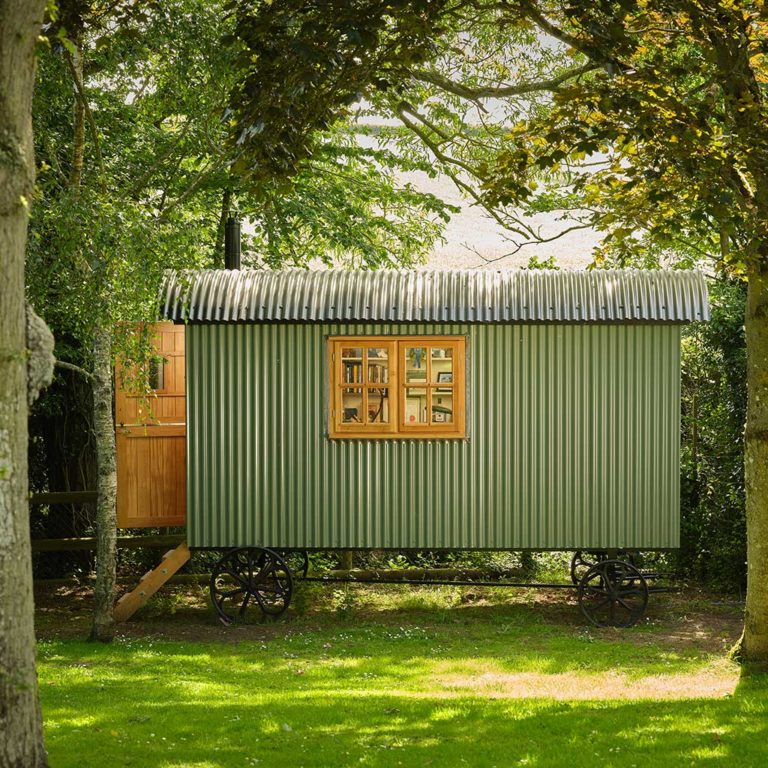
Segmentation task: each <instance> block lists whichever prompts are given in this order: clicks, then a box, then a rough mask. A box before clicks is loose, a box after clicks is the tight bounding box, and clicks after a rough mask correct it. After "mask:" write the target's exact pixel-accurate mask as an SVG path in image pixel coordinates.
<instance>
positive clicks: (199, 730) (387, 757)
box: [43, 658, 768, 768]
mask: <svg viewBox="0 0 768 768" xmlns="http://www.w3.org/2000/svg"><path fill="white" fill-rule="evenodd" d="M203 663H204V664H217V665H222V666H225V665H226V664H227V659H226V658H219V659H213V658H212V659H210V660H208V661H206V662H203ZM129 666H130V665H129ZM193 666H195V665H193ZM79 669H81V670H82V669H83V668H79ZM85 669H87V668H85ZM154 671H158V670H154ZM178 672H179V678H180V679H178V680H173V679H169V678H167V677H165V678H163V679H152V675H151V674H150V675H149V676H147V677H145V678H144V679H142V680H135V679H131V675H130V674H129V673H126V672H125V671H124V672H123V673H122V674H120V673H118V674H117V675H116V676H113V677H111V678H109V679H108V680H107V681H106V682H102V684H101V687H98V686H96V687H94V685H91V686H82V687H81V686H79V685H75V686H71V685H66V684H62V685H61V687H60V688H59V689H58V690H57V691H55V692H54V691H53V690H51V689H49V690H46V691H45V696H44V699H43V703H44V711H45V712H46V721H47V725H48V730H47V738H48V745H49V749H50V750H51V764H52V765H55V766H58V768H67V766H79V767H83V768H87V766H97V765H98V766H101V765H126V766H142V767H143V768H155V767H157V768H170V767H171V766H192V767H200V768H202V766H206V768H218V767H219V766H221V767H222V768H223V767H224V766H247V765H261V766H278V765H279V766H284V767H285V768H290V767H291V766H306V767H307V768H309V767H310V766H361V765H362V766H393V765H404V766H430V765H431V766H448V765H470V766H499V767H500V766H510V765H528V766H569V767H573V768H577V767H578V766H589V767H590V768H593V766H594V765H595V764H603V765H607V766H633V765H635V766H638V765H643V766H651V767H653V766H664V767H665V768H666V767H667V766H674V765H683V764H685V765H689V764H692V763H694V764H706V765H729V766H759V765H764V764H765V762H764V761H765V755H766V747H765V745H766V740H767V739H768V717H766V714H768V710H767V707H766V695H767V694H768V682H767V681H766V678H765V677H751V678H745V679H743V680H742V681H741V682H740V684H739V687H738V690H737V692H736V695H734V696H732V697H728V698H723V699H719V700H706V699H690V700H685V701H675V702H632V703H627V702H620V701H602V702H601V701H595V702H552V701H547V700H542V699H526V700H498V699H497V700H488V699H480V698H471V697H466V698H453V699H449V700H444V699H440V698H439V697H430V696H429V695H426V696H425V697H424V698H414V697H408V696H403V695H394V694H392V695H386V694H385V695H382V694H371V693H366V692H362V691H360V692H354V693H353V692H350V691H345V690H343V689H339V690H337V691H336V692H335V693H330V692H329V691H327V690H318V689H317V688H316V687H314V686H312V685H304V686H299V687H297V686H295V685H288V686H281V685H280V682H279V679H274V678H270V677H269V676H267V677H268V679H266V680H265V679H262V676H260V675H251V676H249V678H248V680H247V681H246V680H244V679H243V680H240V684H239V685H233V684H231V683H226V682H221V681H219V683H220V684H214V683H213V682H210V683H209V684H199V683H193V682H191V681H190V679H189V676H188V673H189V672H190V670H189V669H188V668H187V667H186V666H179V667H178ZM199 672H200V670H198V674H195V675H194V676H193V677H194V679H195V680H199V679H200V677H201V675H200V674H199ZM210 677H211V676H210V674H209V679H210ZM92 682H95V681H92ZM425 687H428V685H425Z"/></svg>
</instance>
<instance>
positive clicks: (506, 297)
mask: <svg viewBox="0 0 768 768" xmlns="http://www.w3.org/2000/svg"><path fill="white" fill-rule="evenodd" d="M160 311H161V314H162V316H163V317H164V318H166V319H168V320H174V321H176V322H183V321H185V320H186V321H189V322H202V323H232V322H251V323H253V322H276V321H279V322H313V321H331V320H342V321H358V322H361V321H371V322H470V323H472V322H474V323H504V322H633V321H639V322H672V323H680V322H688V321H691V320H708V319H709V302H708V298H707V285H706V281H705V279H704V276H703V275H702V274H701V273H700V272H698V271H672V270H636V269H626V270H592V271H556V270H543V269H542V270H523V269H521V270H509V271H500V272H491V271H484V270H444V271H434V272H430V271H398V270H377V271H363V270H357V271H349V270H326V271H314V272H312V271H307V270H300V269H286V270H280V271H274V272H273V271H268V270H233V271H230V270H222V269H217V270H200V271H185V272H169V273H168V274H167V275H166V279H165V282H164V285H163V288H162V292H161V302H160Z"/></svg>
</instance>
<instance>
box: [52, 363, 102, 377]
mask: <svg viewBox="0 0 768 768" xmlns="http://www.w3.org/2000/svg"><path fill="white" fill-rule="evenodd" d="M54 365H55V366H56V368H64V369H65V370H67V371H74V372H75V373H79V374H80V375H81V376H84V377H85V378H86V379H88V380H89V381H93V374H92V373H90V372H89V371H86V370H85V368H81V367H80V366H79V365H75V364H74V363H66V362H64V360H57V361H56V362H55V363H54Z"/></svg>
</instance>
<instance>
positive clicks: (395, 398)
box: [329, 336, 465, 438]
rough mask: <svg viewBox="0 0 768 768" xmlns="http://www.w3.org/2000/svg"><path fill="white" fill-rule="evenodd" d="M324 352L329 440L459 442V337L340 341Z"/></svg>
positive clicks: (461, 403) (334, 340)
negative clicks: (327, 369)
mask: <svg viewBox="0 0 768 768" xmlns="http://www.w3.org/2000/svg"><path fill="white" fill-rule="evenodd" d="M329 352H330V371H331V381H330V392H331V403H330V408H329V411H330V419H329V434H330V436H331V437H336V438H339V437H358V438H360V437H363V438H365V437H367V438H372V437H373V438H382V437H383V438H386V437H390V438H403V437H412V438H436V437H446V438H451V437H464V435H465V426H464V424H465V413H464V409H465V392H464V389H465V380H464V376H465V371H464V360H465V339H464V337H462V336H419V337H408V336H400V337H397V336H377V337H356V338H345V337H340V338H331V339H330V340H329Z"/></svg>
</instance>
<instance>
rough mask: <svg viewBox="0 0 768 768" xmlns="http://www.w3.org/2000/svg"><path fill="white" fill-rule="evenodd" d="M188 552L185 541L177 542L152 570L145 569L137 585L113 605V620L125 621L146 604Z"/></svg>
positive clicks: (183, 561) (185, 560) (179, 565)
mask: <svg viewBox="0 0 768 768" xmlns="http://www.w3.org/2000/svg"><path fill="white" fill-rule="evenodd" d="M189 557H190V552H189V547H188V546H187V542H186V541H184V542H182V543H181V544H179V546H178V547H176V549H171V550H169V551H168V552H166V553H165V554H164V555H163V559H162V562H161V563H160V565H158V566H157V568H155V569H154V570H151V571H147V572H146V573H145V574H144V575H143V576H142V577H141V581H139V584H138V586H137V587H136V588H135V589H134V590H133V591H132V592H127V593H126V594H124V595H123V596H122V597H121V598H120V599H119V600H118V601H117V604H116V605H115V611H114V616H115V621H126V620H127V619H129V618H130V617H131V616H133V614H134V613H136V611H138V610H139V608H141V607H142V606H144V605H146V604H147V602H148V601H149V598H150V597H152V595H154V594H155V592H157V590H158V589H160V587H162V586H163V584H165V582H166V581H168V579H170V578H171V576H173V574H174V573H176V571H178V570H179V568H181V566H182V565H184V563H186V562H187V560H189Z"/></svg>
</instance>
